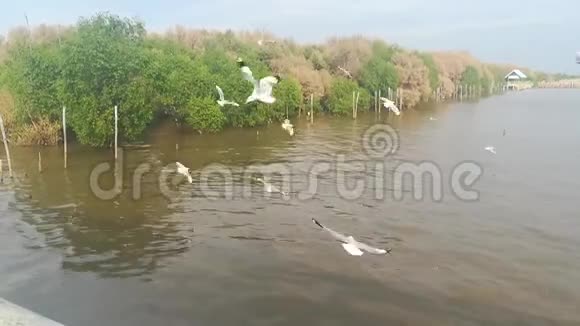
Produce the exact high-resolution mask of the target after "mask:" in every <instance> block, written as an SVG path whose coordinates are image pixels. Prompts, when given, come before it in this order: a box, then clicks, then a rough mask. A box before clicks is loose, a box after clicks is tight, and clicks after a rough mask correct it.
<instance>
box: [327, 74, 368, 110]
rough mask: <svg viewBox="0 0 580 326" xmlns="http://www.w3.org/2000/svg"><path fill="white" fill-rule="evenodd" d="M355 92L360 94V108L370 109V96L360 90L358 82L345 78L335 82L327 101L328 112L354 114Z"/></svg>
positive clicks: (337, 79)
mask: <svg viewBox="0 0 580 326" xmlns="http://www.w3.org/2000/svg"><path fill="white" fill-rule="evenodd" d="M355 91H359V92H360V95H359V108H364V107H367V108H368V105H369V103H370V94H369V93H368V92H367V91H365V90H364V89H361V88H359V86H358V85H357V83H356V82H354V81H352V80H349V79H345V78H336V79H335V80H333V82H332V86H331V90H330V94H329V96H328V100H327V105H328V110H329V111H330V112H331V113H333V114H337V115H349V114H352V104H353V92H355Z"/></svg>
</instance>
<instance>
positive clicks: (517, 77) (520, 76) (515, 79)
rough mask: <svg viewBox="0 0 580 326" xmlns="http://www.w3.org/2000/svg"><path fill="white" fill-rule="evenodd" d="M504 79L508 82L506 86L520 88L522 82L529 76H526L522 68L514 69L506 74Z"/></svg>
mask: <svg viewBox="0 0 580 326" xmlns="http://www.w3.org/2000/svg"><path fill="white" fill-rule="evenodd" d="M504 79H505V81H506V83H507V84H506V86H505V87H506V89H508V90H518V89H520V86H519V84H520V82H522V81H524V80H526V79H528V76H526V74H524V73H523V72H522V71H521V70H519V69H514V70H512V71H511V72H510V73H509V74H507V75H505V77H504Z"/></svg>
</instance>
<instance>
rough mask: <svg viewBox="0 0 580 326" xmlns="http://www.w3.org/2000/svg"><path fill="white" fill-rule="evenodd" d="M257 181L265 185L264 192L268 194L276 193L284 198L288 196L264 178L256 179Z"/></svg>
mask: <svg viewBox="0 0 580 326" xmlns="http://www.w3.org/2000/svg"><path fill="white" fill-rule="evenodd" d="M256 181H258V182H260V183H262V184H263V185H264V191H265V192H268V193H276V194H280V195H282V196H287V195H288V194H287V193H285V192H283V191H281V190H280V189H278V188H276V186H274V185H273V184H271V183H269V182H267V181H265V180H264V179H262V178H256Z"/></svg>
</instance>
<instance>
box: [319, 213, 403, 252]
mask: <svg viewBox="0 0 580 326" xmlns="http://www.w3.org/2000/svg"><path fill="white" fill-rule="evenodd" d="M312 222H314V224H316V225H318V226H319V227H320V228H321V229H323V230H325V231H326V232H328V233H330V235H332V236H333V237H334V238H335V239H336V240H338V241H340V242H342V247H343V248H344V250H346V252H348V253H349V254H350V255H352V256H362V255H363V254H364V252H363V250H364V251H366V252H368V253H371V254H375V255H384V254H390V253H391V251H392V249H387V250H385V249H379V248H374V247H371V246H369V245H367V244H364V243H362V242H358V241H356V240H355V239H354V238H353V237H352V236H345V235H343V234H340V233H338V232H336V231H334V230H332V229H329V228H327V227H326V226H324V225H322V224H320V222H318V221H317V220H315V219H312Z"/></svg>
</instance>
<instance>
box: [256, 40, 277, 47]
mask: <svg viewBox="0 0 580 326" xmlns="http://www.w3.org/2000/svg"><path fill="white" fill-rule="evenodd" d="M264 44H276V41H275V40H258V45H259V46H262V45H264Z"/></svg>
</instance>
